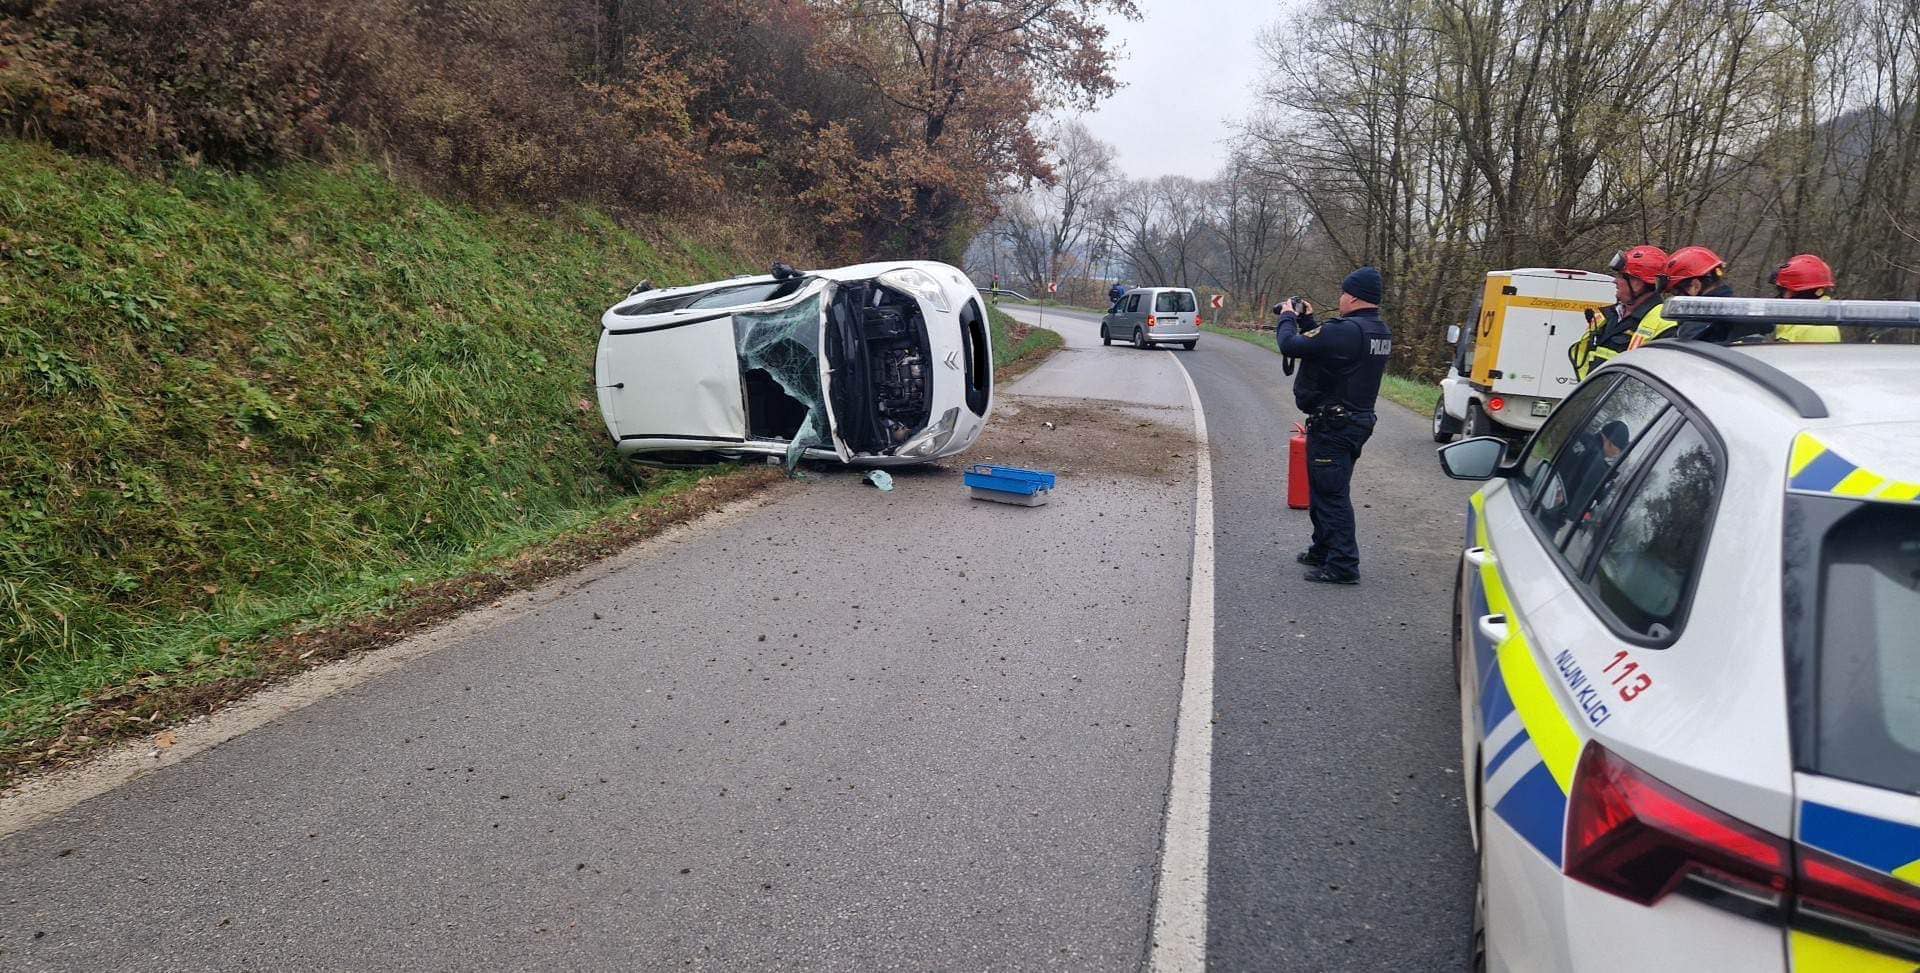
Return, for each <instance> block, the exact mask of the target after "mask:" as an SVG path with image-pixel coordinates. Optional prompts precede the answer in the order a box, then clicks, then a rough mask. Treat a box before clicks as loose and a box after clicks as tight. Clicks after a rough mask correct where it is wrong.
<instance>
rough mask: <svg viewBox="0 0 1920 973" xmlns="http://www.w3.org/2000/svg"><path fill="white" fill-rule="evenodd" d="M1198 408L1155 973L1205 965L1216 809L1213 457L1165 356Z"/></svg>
mask: <svg viewBox="0 0 1920 973" xmlns="http://www.w3.org/2000/svg"><path fill="white" fill-rule="evenodd" d="M1167 355H1168V356H1169V357H1171V358H1172V359H1173V364H1174V367H1176V368H1178V369H1180V377H1181V378H1183V379H1185V380H1186V382H1187V396H1188V398H1189V399H1190V400H1191V401H1192V403H1193V438H1194V463H1193V465H1194V498H1193V585H1192V587H1191V588H1189V589H1188V594H1187V660H1186V669H1185V672H1184V674H1183V675H1182V677H1181V682H1180V717H1179V723H1178V725H1177V728H1176V729H1175V731H1174V738H1173V781H1172V786H1171V787H1170V788H1169V790H1168V792H1167V820H1166V830H1165V834H1164V837H1163V838H1162V840H1161V843H1160V882H1159V884H1158V885H1157V886H1156V887H1155V890H1154V903H1153V942H1152V949H1151V952H1150V954H1149V956H1148V960H1147V962H1148V967H1149V969H1151V970H1153V971H1154V973H1201V971H1204V970H1205V969H1206V968H1207V840H1208V838H1207V829H1208V824H1209V816H1210V815H1211V813H1212V806H1213V458H1212V456H1211V455H1209V446H1208V442H1207V414H1206V412H1205V411H1204V410H1203V409H1202V408H1201V407H1200V390H1199V389H1197V388H1195V387H1194V384H1193V376H1192V375H1189V374H1187V367H1186V366H1185V365H1182V364H1181V363H1180V357H1179V356H1178V355H1176V354H1174V353H1173V352H1171V351H1169V352H1167Z"/></svg>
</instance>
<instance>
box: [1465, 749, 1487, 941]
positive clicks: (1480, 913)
mask: <svg viewBox="0 0 1920 973" xmlns="http://www.w3.org/2000/svg"><path fill="white" fill-rule="evenodd" d="M1474 773H1476V774H1478V773H1479V769H1478V768H1475V769H1474ZM1475 803H1479V802H1478V801H1476V802H1475ZM1476 813H1477V814H1478V815H1479V818H1480V824H1481V827H1480V828H1479V832H1480V854H1479V855H1478V856H1477V857H1478V858H1479V860H1480V864H1479V869H1478V872H1477V874H1476V875H1475V877H1474V880H1473V932H1472V934H1471V937H1472V938H1470V939H1468V940H1467V969H1470V970H1473V971H1474V973H1486V970H1487V831H1486V817H1487V812H1486V808H1485V807H1481V808H1480V809H1479V811H1478V812H1476Z"/></svg>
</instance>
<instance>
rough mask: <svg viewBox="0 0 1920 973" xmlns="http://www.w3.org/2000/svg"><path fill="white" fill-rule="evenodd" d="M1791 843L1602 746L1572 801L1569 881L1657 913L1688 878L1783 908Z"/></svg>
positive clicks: (1595, 747) (1584, 764) (1576, 783)
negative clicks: (1654, 906) (1661, 903)
mask: <svg viewBox="0 0 1920 973" xmlns="http://www.w3.org/2000/svg"><path fill="white" fill-rule="evenodd" d="M1787 854H1788V849H1787V842H1786V840H1785V839H1783V838H1779V837H1776V836H1774V835H1772V834H1768V833H1767V832H1765V831H1762V830H1760V829H1759V828H1756V827H1754V826H1752V825H1750V824H1747V823H1746V822H1744V821H1740V820H1737V819H1735V818H1732V817H1729V816H1727V815H1725V814H1722V813H1721V812H1719V811H1716V810H1714V809H1713V808H1710V807H1708V806H1706V805H1705V804H1702V803H1700V802H1698V801H1696V800H1694V799H1693V798H1690V797H1688V796H1686V795H1685V794H1682V793H1680V792H1679V791H1676V790H1674V789H1673V788H1671V787H1668V786H1667V785H1666V784H1663V783H1661V782H1660V781H1658V780H1655V779H1654V778H1653V777H1651V776H1648V775H1647V774H1646V773H1645V772H1644V771H1642V770H1640V769H1639V768H1637V767H1635V766H1633V765H1632V764H1629V763H1627V762H1626V761H1625V760H1622V759H1620V758H1619V757H1618V756H1615V755H1614V754H1613V753H1612V752H1611V751H1609V750H1607V749H1606V748H1605V747H1602V746H1601V745H1599V744H1598V743H1593V742H1589V743H1588V744H1587V749H1586V751H1585V752H1584V753H1582V754H1581V755H1580V765H1579V767H1578V769H1576V770H1575V771H1574V774H1573V787H1572V791H1571V793H1570V794H1569V795H1568V797H1567V855H1566V873H1567V876H1568V877H1569V878H1575V879H1579V880H1580V881H1582V882H1585V883H1587V884H1588V885H1591V886H1593V887H1594V888H1597V889H1599V890H1601V891H1602V892H1611V893H1612V894H1614V895H1617V896H1620V897H1621V898H1623V899H1629V900H1631V901H1634V902H1638V903H1640V904H1641V905H1652V904H1654V903H1655V902H1658V901H1660V900H1661V899H1663V898H1666V896H1667V894H1668V893H1670V892H1672V891H1673V890H1674V889H1676V888H1678V887H1679V886H1680V883H1682V882H1684V881H1686V880H1687V879H1689V878H1695V877H1698V878H1701V879H1704V880H1706V881H1707V882H1709V883H1710V884H1713V885H1719V886H1721V887H1723V888H1726V887H1728V886H1734V887H1735V888H1729V889H1728V890H1729V891H1739V892H1744V893H1745V894H1747V895H1749V896H1751V897H1754V898H1758V899H1761V900H1763V901H1764V902H1766V903H1767V904H1769V905H1773V906H1777V905H1779V904H1780V901H1781V897H1782V896H1783V895H1784V894H1785V892H1786V890H1787V867H1788V866H1787Z"/></svg>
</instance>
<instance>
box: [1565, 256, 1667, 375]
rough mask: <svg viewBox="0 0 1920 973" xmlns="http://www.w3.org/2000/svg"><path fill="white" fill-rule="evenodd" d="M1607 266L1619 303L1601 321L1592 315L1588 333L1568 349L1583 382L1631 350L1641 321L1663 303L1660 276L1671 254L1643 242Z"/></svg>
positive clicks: (1609, 309) (1605, 312) (1614, 294)
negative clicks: (1594, 371)
mask: <svg viewBox="0 0 1920 973" xmlns="http://www.w3.org/2000/svg"><path fill="white" fill-rule="evenodd" d="M1607 267H1608V269H1610V270H1612V271H1613V298H1614V301H1615V302H1616V303H1615V304H1614V306H1612V307H1610V308H1606V309H1604V310H1602V311H1601V312H1600V316H1599V320H1594V316H1593V314H1592V312H1588V318H1587V321H1588V329H1587V333H1586V334H1585V335H1583V336H1581V338H1580V340H1579V341H1576V342H1574V343H1573V347H1571V348H1569V349H1567V357H1568V358H1570V359H1572V360H1573V373H1574V374H1575V375H1577V376H1579V377H1580V378H1582V379H1584V378H1586V377H1587V375H1588V373H1590V372H1592V371H1593V370H1594V369H1596V368H1599V367H1600V366H1601V365H1604V364H1606V363H1607V362H1608V361H1610V360H1612V359H1614V358H1616V357H1618V356H1619V355H1620V354H1621V353H1622V352H1624V351H1626V350H1627V345H1628V344H1629V343H1630V342H1632V341H1633V333H1634V331H1635V330H1636V329H1638V328H1639V327H1640V319H1641V318H1643V317H1645V316H1646V314H1647V312H1648V311H1651V310H1653V306H1654V304H1656V303H1658V302H1659V300H1660V275H1661V274H1663V273H1666V270H1667V252H1666V251H1665V250H1662V249H1660V248H1659V247H1656V246H1654V245H1653V244H1650V243H1643V244H1641V245H1640V246H1637V247H1632V248H1630V249H1627V250H1622V251H1620V252H1619V253H1616V254H1614V255H1613V261H1612V262H1611V263H1609V264H1608V265H1607Z"/></svg>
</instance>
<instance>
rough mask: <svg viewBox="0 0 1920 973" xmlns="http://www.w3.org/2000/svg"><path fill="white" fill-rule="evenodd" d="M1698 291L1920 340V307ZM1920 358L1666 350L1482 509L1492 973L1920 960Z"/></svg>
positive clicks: (1477, 668)
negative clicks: (1895, 327) (1919, 333)
mask: <svg viewBox="0 0 1920 973" xmlns="http://www.w3.org/2000/svg"><path fill="white" fill-rule="evenodd" d="M1815 303H1816V302H1811V301H1747V300H1740V299H1714V298H1673V299H1671V300H1669V301H1668V304H1667V311H1666V313H1667V314H1669V315H1670V316H1678V317H1688V318H1692V319H1697V320H1714V321H1722V320H1734V319H1740V320H1742V321H1745V322H1746V323H1779V322H1783V321H1785V322H1791V321H1796V320H1803V319H1812V320H1818V321H1820V322H1822V323H1838V324H1856V325H1857V324H1868V323H1874V324H1887V323H1894V322H1904V325H1903V326H1906V327H1913V328H1920V304H1911V303H1900V302H1881V301H1845V302H1831V303H1828V304H1824V305H1823V306H1821V307H1819V308H1817V309H1816V312H1815V313H1813V314H1812V315H1811V316H1810V313H1809V311H1808V306H1809V305H1813V304H1815ZM1916 375H1920V347H1914V346H1905V345H1790V344H1764V345H1751V346H1721V345H1710V344H1704V343H1700V342H1689V341H1673V342H1658V343H1654V344H1651V345H1648V346H1647V347H1645V348H1641V349H1638V350H1635V351H1631V352H1628V353H1627V354H1625V355H1622V356H1620V357H1619V358H1616V359H1614V360H1613V361H1612V362H1610V363H1608V364H1607V365H1605V366H1604V367H1602V368H1600V369H1597V370H1596V371H1595V372H1594V373H1593V374H1592V375H1590V376H1589V377H1588V378H1587V380H1586V381H1585V382H1583V383H1581V384H1580V385H1579V386H1578V388H1576V389H1575V391H1574V392H1573V393H1572V395H1570V396H1568V397H1567V398H1566V399H1565V400H1563V401H1562V402H1561V403H1560V404H1559V405H1558V407H1557V408H1555V409H1554V410H1553V412H1552V414H1551V416H1549V417H1548V419H1547V421H1546V422H1545V424H1544V425H1542V426H1541V428H1540V429H1539V431H1538V432H1536V433H1535V434H1534V435H1533V436H1532V438H1531V439H1530V440H1529V441H1528V443H1527V445H1526V447H1525V448H1524V449H1523V450H1522V451H1521V454H1520V455H1519V457H1518V458H1517V459H1513V460H1511V461H1509V460H1507V459H1506V458H1505V454H1506V452H1507V444H1506V443H1505V442H1504V441H1503V440H1501V439H1499V438H1495V437H1486V438H1479V439H1472V440H1465V441H1462V442H1457V443H1453V444H1450V445H1448V446H1444V447H1441V449H1440V453H1441V461H1442V465H1443V466H1444V467H1445V468H1446V470H1447V472H1448V474H1449V475H1451V476H1454V477H1457V478H1461V479H1481V480H1490V482H1489V484H1488V485H1487V486H1486V487H1485V488H1484V489H1482V490H1481V491H1480V492H1479V493H1477V494H1475V495H1474V497H1473V499H1472V501H1471V504H1470V507H1469V510H1468V527H1467V534H1466V539H1465V544H1464V550H1463V552H1462V555H1461V559H1460V566H1459V573H1458V575H1457V576H1456V596H1455V599H1454V606H1453V613H1454V625H1453V643H1454V646H1453V648H1454V659H1455V663H1456V665H1457V667H1458V674H1459V690H1460V745H1461V757H1462V764H1463V768H1464V771H1465V773H1464V774H1463V781H1464V783H1465V785H1466V800H1467V807H1468V809H1469V824H1470V828H1471V832H1472V834H1473V836H1474V839H1475V843H1476V845H1477V846H1478V849H1479V875H1480V881H1479V895H1478V901H1477V903H1476V909H1475V916H1474V918H1475V927H1474V941H1475V945H1476V947H1477V949H1476V956H1475V959H1476V968H1478V969H1490V970H1524V971H1529V973H1531V971H1546V970H1576V971H1585V970H1591V971H1602V970H1604V971H1609V973H1611V971H1616V970H1681V971H1689V973H1691V971H1704V970H1743V971H1755V970H1777V971H1787V970H1793V971H1798V973H1815V971H1829V970H1857V971H1879V970H1900V971H1911V970H1913V969H1915V968H1916V966H1920V884H1916V883H1920V634H1916V633H1920V380H1916V379H1915V376H1916Z"/></svg>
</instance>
